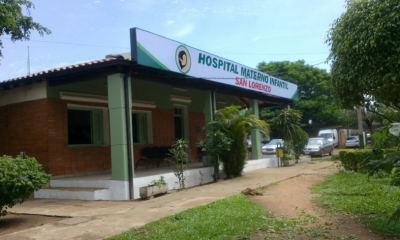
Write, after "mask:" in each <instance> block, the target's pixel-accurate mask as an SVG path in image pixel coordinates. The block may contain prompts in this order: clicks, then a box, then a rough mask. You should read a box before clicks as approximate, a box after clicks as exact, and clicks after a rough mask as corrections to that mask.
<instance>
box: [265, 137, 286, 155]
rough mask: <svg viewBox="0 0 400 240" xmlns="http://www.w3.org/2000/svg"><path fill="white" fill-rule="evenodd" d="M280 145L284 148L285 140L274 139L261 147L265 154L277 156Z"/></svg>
mask: <svg viewBox="0 0 400 240" xmlns="http://www.w3.org/2000/svg"><path fill="white" fill-rule="evenodd" d="M278 143H280V144H281V146H282V147H283V139H272V140H271V141H269V143H268V144H265V145H264V146H262V147H261V151H262V153H263V154H276V146H277V144H278Z"/></svg>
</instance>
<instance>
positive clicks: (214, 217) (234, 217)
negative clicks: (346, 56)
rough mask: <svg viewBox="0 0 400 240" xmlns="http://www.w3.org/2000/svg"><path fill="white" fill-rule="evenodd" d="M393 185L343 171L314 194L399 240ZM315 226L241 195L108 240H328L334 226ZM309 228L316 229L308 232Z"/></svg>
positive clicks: (398, 197) (311, 219)
mask: <svg viewBox="0 0 400 240" xmlns="http://www.w3.org/2000/svg"><path fill="white" fill-rule="evenodd" d="M389 181H390V179H389V177H388V175H384V176H383V175H380V177H372V178H370V179H369V180H368V178H367V176H366V175H365V174H358V173H353V172H341V173H338V174H334V175H331V176H328V177H327V178H326V180H325V182H322V183H319V184H317V185H315V186H314V187H313V188H312V190H313V192H315V193H321V194H322V195H321V197H318V198H315V201H316V202H318V203H320V204H321V205H322V206H324V207H325V208H326V209H327V210H328V211H332V212H334V213H341V214H350V215H356V216H358V217H359V218H360V219H361V221H364V222H365V223H366V224H367V225H368V227H369V228H370V229H371V230H373V231H374V232H377V233H381V234H383V235H385V236H391V237H397V238H400V223H395V222H391V223H389V222H388V219H389V217H390V215H391V214H392V213H393V212H394V211H395V209H396V208H397V205H398V204H399V202H400V187H394V186H390V185H389ZM317 221H318V220H317V219H316V217H315V216H312V215H309V214H306V213H305V212H304V211H303V212H302V213H301V214H300V215H299V216H298V217H297V218H293V219H292V218H290V219H289V218H283V217H276V216H274V214H273V213H271V212H268V211H266V210H264V209H263V208H262V206H260V205H259V204H257V203H255V202H252V201H249V200H247V198H246V196H244V195H242V194H240V195H236V196H233V197H228V198H225V199H222V200H219V201H216V202H213V203H211V204H208V205H205V206H200V207H196V208H192V209H188V210H186V211H183V212H181V213H178V214H175V215H173V216H169V217H165V218H162V219H160V220H158V221H154V222H151V223H149V224H146V225H144V226H143V227H140V228H134V229H131V230H129V231H127V232H124V233H121V234H119V235H116V236H113V237H111V238H108V239H113V240H114V239H115V240H119V239H248V238H251V237H252V236H253V235H255V234H257V233H262V235H263V236H268V237H266V238H265V239H296V236H299V235H301V236H303V237H309V238H308V239H312V238H318V237H323V238H324V237H325V238H326V237H327V235H328V234H327V231H328V230H329V228H330V226H325V225H323V224H320V223H318V222H317ZM310 223H314V225H315V227H312V228H309V227H308V228H307V227H305V226H306V225H308V224H310ZM335 239H336V238H335ZM337 239H340V238H337ZM349 239H353V238H349ZM354 239H356V238H354Z"/></svg>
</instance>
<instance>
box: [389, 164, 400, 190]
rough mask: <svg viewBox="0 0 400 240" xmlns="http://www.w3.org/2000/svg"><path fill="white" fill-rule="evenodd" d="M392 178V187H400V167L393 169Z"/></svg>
mask: <svg viewBox="0 0 400 240" xmlns="http://www.w3.org/2000/svg"><path fill="white" fill-rule="evenodd" d="M391 178H392V180H391V181H390V184H391V185H393V186H400V167H394V168H393V169H392V175H391Z"/></svg>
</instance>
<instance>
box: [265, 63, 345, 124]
mask: <svg viewBox="0 0 400 240" xmlns="http://www.w3.org/2000/svg"><path fill="white" fill-rule="evenodd" d="M257 68H258V70H260V71H262V72H265V73H267V74H270V75H273V76H275V77H278V78H280V79H283V80H286V81H289V82H292V83H295V84H297V85H298V87H299V101H297V102H295V103H294V104H293V106H292V107H293V108H295V109H297V110H299V111H301V112H302V114H303V118H302V120H301V123H302V124H308V120H310V119H311V120H312V123H313V126H316V127H318V126H324V125H337V124H339V119H338V116H339V115H338V107H337V105H336V104H335V103H334V101H333V96H332V94H331V89H330V81H331V76H330V74H329V73H327V72H326V71H325V70H323V69H319V68H317V67H313V66H310V65H307V64H305V62H304V60H299V61H296V62H289V61H283V62H269V63H266V62H261V63H259V64H258V66H257ZM275 111H276V110H275V109H270V110H268V109H265V110H262V112H261V116H262V117H263V118H264V119H270V117H274V116H276V113H275ZM268 122H270V121H268ZM271 126H272V127H273V123H272V125H271Z"/></svg>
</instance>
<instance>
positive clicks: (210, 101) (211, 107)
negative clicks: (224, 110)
mask: <svg viewBox="0 0 400 240" xmlns="http://www.w3.org/2000/svg"><path fill="white" fill-rule="evenodd" d="M214 113H215V92H214V91H206V93H205V94H204V117H205V123H206V126H207V124H208V123H209V122H212V121H213V120H214ZM208 131H209V128H208V127H207V128H206V133H208ZM210 161H211V156H209V155H208V156H207V160H206V161H205V162H203V165H204V166H211V163H210Z"/></svg>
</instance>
